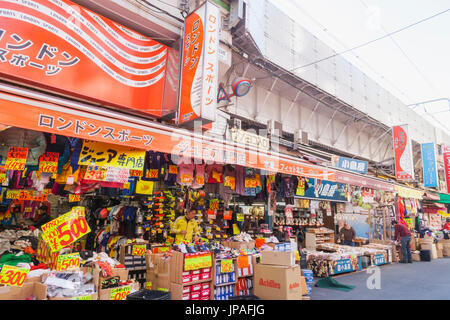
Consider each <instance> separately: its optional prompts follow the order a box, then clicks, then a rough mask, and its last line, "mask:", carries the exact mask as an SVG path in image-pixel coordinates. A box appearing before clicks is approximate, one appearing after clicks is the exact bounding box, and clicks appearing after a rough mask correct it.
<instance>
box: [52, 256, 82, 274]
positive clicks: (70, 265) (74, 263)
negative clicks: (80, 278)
mask: <svg viewBox="0 0 450 320" xmlns="http://www.w3.org/2000/svg"><path fill="white" fill-rule="evenodd" d="M79 267H80V254H79V253H78V252H77V253H72V254H62V255H59V256H58V262H57V263H56V271H66V270H73V269H77V268H79Z"/></svg>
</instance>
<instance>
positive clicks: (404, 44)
mask: <svg viewBox="0 0 450 320" xmlns="http://www.w3.org/2000/svg"><path fill="white" fill-rule="evenodd" d="M269 1H270V2H272V3H273V4H274V5H276V6H277V7H278V8H279V9H281V10H282V11H284V12H285V13H286V14H288V15H289V16H290V17H291V18H292V19H294V20H296V21H297V22H298V23H299V24H300V25H301V26H303V27H304V28H306V29H307V30H308V31H310V32H311V33H312V34H314V35H315V36H316V37H317V38H319V39H320V40H322V41H323V42H325V43H326V44H327V45H329V46H330V47H331V48H333V49H334V50H335V51H337V52H341V51H344V50H346V49H348V48H351V47H355V46H357V45H360V44H362V43H365V42H368V41H370V40H373V39H376V38H378V37H380V36H383V35H386V34H387V33H390V32H393V31H395V30H398V29H400V28H403V27H405V26H408V25H410V24H413V23H415V22H417V21H419V20H422V19H424V18H427V17H429V16H432V15H434V14H436V13H439V12H441V11H444V10H446V9H449V8H450V1H448V0H432V1H427V0H395V1H393V0H338V1H337V0H269ZM342 56H343V57H345V58H346V59H347V60H348V61H350V62H351V63H352V64H354V65H355V66H357V67H358V68H359V69H360V70H361V71H363V72H365V73H366V74H367V75H369V76H370V77H371V78H372V79H374V80H375V81H377V82H378V83H379V84H380V85H382V86H383V87H384V88H386V89H387V90H389V91H390V92H391V93H392V94H394V95H395V96H397V98H399V99H400V100H401V101H402V102H404V103H405V104H406V105H409V104H416V103H418V102H422V101H427V100H433V99H440V98H448V99H450V11H447V12H446V13H444V14H442V15H439V16H437V17H434V18H432V19H430V20H428V21H425V22H422V23H420V24H417V25H415V26H412V27H411V28H408V29H406V30H403V31H401V32H399V33H396V34H394V35H392V36H391V37H386V38H384V39H382V40H379V41H376V42H374V43H372V44H369V45H367V46H364V47H362V48H359V49H356V50H355V51H352V52H349V53H345V54H343V55H342ZM414 110H415V111H416V112H418V113H419V114H421V115H423V116H424V117H425V118H426V119H427V120H429V121H430V122H431V123H432V124H433V125H435V126H437V127H440V128H441V129H443V130H445V131H446V132H447V134H450V102H449V101H438V102H434V103H427V104H424V105H421V106H418V107H414ZM449 144H450V141H449Z"/></svg>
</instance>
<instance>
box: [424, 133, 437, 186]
mask: <svg viewBox="0 0 450 320" xmlns="http://www.w3.org/2000/svg"><path fill="white" fill-rule="evenodd" d="M420 148H421V151H422V168H423V184H424V186H425V187H432V188H436V187H438V172H437V165H436V152H435V148H434V143H432V142H431V143H422V144H421V145H420Z"/></svg>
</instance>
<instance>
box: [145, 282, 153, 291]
mask: <svg viewBox="0 0 450 320" xmlns="http://www.w3.org/2000/svg"><path fill="white" fill-rule="evenodd" d="M152 287H153V283H152V282H151V281H147V282H146V283H145V285H144V288H145V289H147V290H152Z"/></svg>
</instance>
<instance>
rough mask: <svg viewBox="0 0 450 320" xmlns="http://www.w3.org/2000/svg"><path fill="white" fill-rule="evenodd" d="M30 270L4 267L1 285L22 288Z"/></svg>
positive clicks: (0, 277)
mask: <svg viewBox="0 0 450 320" xmlns="http://www.w3.org/2000/svg"><path fill="white" fill-rule="evenodd" d="M29 271H30V269H27V268H18V267H14V266H8V265H3V268H2V271H1V272H0V284H4V285H7V286H13V287H22V286H23V283H24V282H25V279H26V278H27V275H28V272H29Z"/></svg>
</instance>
